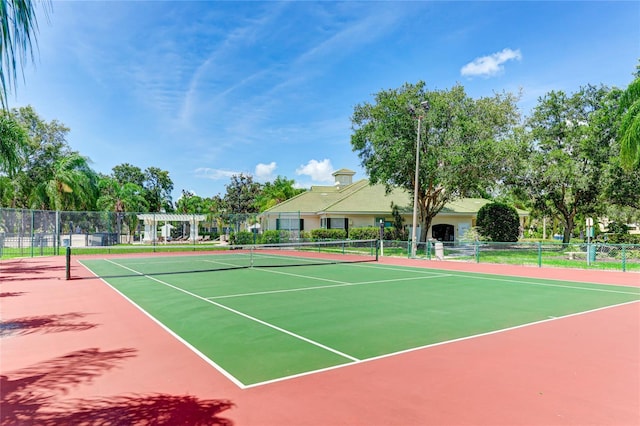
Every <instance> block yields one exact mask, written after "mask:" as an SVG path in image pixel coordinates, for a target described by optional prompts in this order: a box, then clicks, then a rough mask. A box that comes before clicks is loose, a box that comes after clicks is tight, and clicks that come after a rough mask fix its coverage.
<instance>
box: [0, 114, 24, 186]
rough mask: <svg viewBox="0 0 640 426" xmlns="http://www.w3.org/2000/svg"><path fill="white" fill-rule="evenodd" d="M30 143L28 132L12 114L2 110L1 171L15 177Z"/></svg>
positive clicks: (0, 134) (0, 126) (0, 135)
mask: <svg viewBox="0 0 640 426" xmlns="http://www.w3.org/2000/svg"><path fill="white" fill-rule="evenodd" d="M28 143H29V139H28V135H27V132H26V131H25V130H24V129H23V128H22V126H20V123H18V122H17V121H16V120H15V119H14V118H13V117H11V115H9V114H8V113H6V112H4V111H1V112H0V173H6V174H7V175H8V176H9V178H13V176H14V175H15V173H16V172H17V171H18V168H19V166H20V164H21V163H22V162H23V158H24V153H25V152H26V149H27V146H28Z"/></svg>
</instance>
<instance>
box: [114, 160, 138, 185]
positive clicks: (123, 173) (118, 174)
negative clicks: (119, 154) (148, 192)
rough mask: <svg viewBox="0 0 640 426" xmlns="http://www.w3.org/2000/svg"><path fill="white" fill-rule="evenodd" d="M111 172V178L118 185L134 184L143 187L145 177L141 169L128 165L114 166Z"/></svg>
mask: <svg viewBox="0 0 640 426" xmlns="http://www.w3.org/2000/svg"><path fill="white" fill-rule="evenodd" d="M111 170H112V176H113V178H114V179H115V180H116V181H118V182H119V183H120V184H125V183H134V184H136V185H138V186H142V187H144V181H145V176H144V173H143V172H142V169H140V167H137V166H133V165H131V164H129V163H123V164H119V165H117V166H114V167H113V169H111Z"/></svg>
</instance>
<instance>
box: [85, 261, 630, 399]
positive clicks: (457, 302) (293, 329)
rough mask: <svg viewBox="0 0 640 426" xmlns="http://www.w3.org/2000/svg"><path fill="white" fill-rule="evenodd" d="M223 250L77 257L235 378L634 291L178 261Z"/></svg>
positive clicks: (262, 377)
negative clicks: (209, 268)
mask: <svg viewBox="0 0 640 426" xmlns="http://www.w3.org/2000/svg"><path fill="white" fill-rule="evenodd" d="M238 257H240V256H238ZM235 262H236V260H235V257H234V256H232V255H225V254H211V255H208V256H207V255H198V256H175V257H122V258H109V259H91V260H83V261H81V263H82V264H83V265H84V266H85V267H87V268H88V269H90V270H91V271H92V272H93V273H94V274H95V275H97V276H99V277H102V279H103V280H104V281H105V282H107V283H108V284H109V285H111V286H112V287H113V288H115V289H116V290H117V291H119V292H120V293H122V294H123V295H124V296H126V297H127V298H128V299H129V300H131V302H133V303H134V304H136V305H137V306H138V307H140V308H141V309H142V310H144V311H145V312H147V313H148V314H149V315H150V316H151V317H153V318H154V319H155V320H156V321H158V322H159V323H161V324H162V325H163V326H164V327H166V329H168V330H170V331H171V332H172V333H174V334H175V335H176V336H177V337H178V338H179V339H181V340H183V341H184V342H186V343H187V344H188V345H190V346H191V347H192V348H193V349H194V350H195V351H196V352H198V353H199V354H200V355H201V356H203V357H204V358H205V359H207V360H208V361H209V362H211V363H212V364H213V365H215V366H216V368H218V369H219V370H220V371H222V372H223V373H224V374H225V375H227V376H228V377H229V378H230V379H231V380H233V381H234V382H235V383H236V384H237V385H238V386H241V387H249V386H256V385H259V384H264V383H268V382H271V381H274V380H280V379H283V378H287V377H291V376H295V375H300V374H308V373H311V372H316V371H319V370H323V369H328V368H335V367H337V366H342V365H347V364H353V363H358V362H362V361H365V360H370V359H372V358H376V357H380V356H389V355H392V354H396V353H399V352H402V351H407V350H412V349H416V348H421V347H425V346H429V345H433V344H438V343H442V342H448V341H452V340H456V339H462V338H468V337H472V336H477V335H481V334H486V333H491V332H495V331H499V330H505V329H509V328H513V327H518V326H522V325H526V324H531V323H536V322H540V321H546V320H550V319H554V318H558V317H563V316H567V315H572V314H577V313H581V312H586V311H590V310H595V309H599V308H603V307H607V306H612V305H617V304H623V303H628V302H632V301H636V300H640V289H638V288H633V287H619V286H606V285H597V284H585V283H576V282H562V281H552V280H541V279H532V278H522V277H507V276H497V275H486V274H472V273H464V272H451V271H440V270H433V269H419V268H408V267H398V266H389V265H382V264H379V263H376V262H369V263H348V264H328V265H321V266H320V265H311V266H293V267H287V268H280V267H278V268H258V267H255V268H245V269H233V270H218V271H208V272H185V273H178V271H179V270H181V268H182V267H185V266H186V267H187V268H193V269H201V266H199V265H203V264H213V265H235V264H236V263H235ZM174 265H175V267H174ZM178 265H180V266H178Z"/></svg>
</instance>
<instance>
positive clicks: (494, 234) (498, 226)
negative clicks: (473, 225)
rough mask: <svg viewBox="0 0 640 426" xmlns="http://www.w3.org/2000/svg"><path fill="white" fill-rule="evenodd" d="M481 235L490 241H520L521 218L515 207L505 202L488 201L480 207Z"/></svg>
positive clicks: (478, 217) (478, 218) (479, 223)
mask: <svg viewBox="0 0 640 426" xmlns="http://www.w3.org/2000/svg"><path fill="white" fill-rule="evenodd" d="M477 226H478V231H479V233H480V235H482V236H483V237H485V238H487V239H489V240H490V241H499V242H513V241H518V237H519V235H520V218H519V216H518V212H517V210H516V209H515V208H514V207H511V206H509V205H507V204H503V203H488V204H485V205H484V206H482V207H480V210H478V216H477Z"/></svg>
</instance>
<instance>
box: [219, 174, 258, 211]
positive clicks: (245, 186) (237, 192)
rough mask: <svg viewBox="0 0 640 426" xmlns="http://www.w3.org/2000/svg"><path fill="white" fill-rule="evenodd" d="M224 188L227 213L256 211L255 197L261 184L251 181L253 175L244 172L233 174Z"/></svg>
mask: <svg viewBox="0 0 640 426" xmlns="http://www.w3.org/2000/svg"><path fill="white" fill-rule="evenodd" d="M225 188H226V190H227V193H226V194H225V196H224V203H225V205H226V206H227V209H228V210H229V211H228V213H258V206H257V199H258V197H259V195H260V191H261V186H260V184H259V183H257V182H254V181H253V176H251V175H245V174H244V173H240V174H238V175H233V176H231V183H229V184H228V185H226V186H225Z"/></svg>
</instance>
